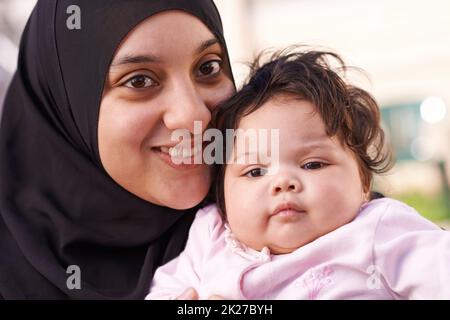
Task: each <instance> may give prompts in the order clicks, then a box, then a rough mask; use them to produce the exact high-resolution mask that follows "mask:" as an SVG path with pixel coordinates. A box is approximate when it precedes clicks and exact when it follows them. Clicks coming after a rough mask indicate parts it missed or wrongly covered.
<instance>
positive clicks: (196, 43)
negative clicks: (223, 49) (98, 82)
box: [112, 10, 220, 66]
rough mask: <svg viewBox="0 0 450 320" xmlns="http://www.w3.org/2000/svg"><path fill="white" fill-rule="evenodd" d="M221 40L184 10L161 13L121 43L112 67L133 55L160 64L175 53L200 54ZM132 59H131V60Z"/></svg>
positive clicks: (142, 24)
mask: <svg viewBox="0 0 450 320" xmlns="http://www.w3.org/2000/svg"><path fill="white" fill-rule="evenodd" d="M214 44H218V45H220V44H219V41H218V40H217V39H216V38H215V37H214V35H213V33H212V32H211V31H210V30H209V29H208V28H207V27H206V25H205V24H204V23H203V22H202V21H201V20H200V19H198V18H197V17H195V16H193V15H191V14H189V13H186V12H183V11H180V10H169V11H164V12H160V13H157V14H155V15H153V16H151V17H149V18H147V19H145V20H144V21H142V22H141V23H140V24H138V25H137V26H136V27H135V28H134V29H133V30H131V31H130V32H129V33H128V35H127V36H126V37H125V39H124V40H123V41H122V43H121V44H120V46H119V48H118V50H117V51H116V54H115V56H114V59H113V62H112V65H113V66H114V65H117V64H119V63H120V62H123V60H124V59H125V60H126V59H127V58H129V57H133V56H138V57H139V56H141V57H143V56H145V57H147V60H152V61H155V62H158V61H157V60H160V59H163V58H164V57H166V56H169V55H170V54H172V53H176V54H178V55H179V54H189V55H193V54H198V53H200V52H201V51H203V50H204V49H205V47H209V46H211V45H214ZM128 60H129V59H128Z"/></svg>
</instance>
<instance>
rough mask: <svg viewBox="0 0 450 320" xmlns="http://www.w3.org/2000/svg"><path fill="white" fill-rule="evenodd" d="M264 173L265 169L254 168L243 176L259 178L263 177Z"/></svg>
mask: <svg viewBox="0 0 450 320" xmlns="http://www.w3.org/2000/svg"><path fill="white" fill-rule="evenodd" d="M266 173H267V169H264V168H256V169H252V170H250V171H249V172H247V173H246V174H245V176H246V177H252V178H256V177H261V176H263V175H265V174H266Z"/></svg>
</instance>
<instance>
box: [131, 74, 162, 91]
mask: <svg viewBox="0 0 450 320" xmlns="http://www.w3.org/2000/svg"><path fill="white" fill-rule="evenodd" d="M154 85H155V81H153V80H152V79H151V78H150V77H148V76H145V75H143V74H140V75H137V76H134V77H133V78H131V79H130V80H128V81H127V82H126V83H125V87H128V88H133V89H142V88H147V87H151V86H154Z"/></svg>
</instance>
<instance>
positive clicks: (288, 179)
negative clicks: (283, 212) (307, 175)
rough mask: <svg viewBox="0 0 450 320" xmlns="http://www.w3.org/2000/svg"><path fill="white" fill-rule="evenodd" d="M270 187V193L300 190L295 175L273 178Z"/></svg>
mask: <svg viewBox="0 0 450 320" xmlns="http://www.w3.org/2000/svg"><path fill="white" fill-rule="evenodd" d="M271 189H272V190H271V191H272V192H271V193H272V195H277V194H280V193H283V192H300V189H301V184H300V181H299V180H298V179H297V178H296V177H293V176H287V175H283V176H280V177H277V178H276V179H275V181H274V183H273V184H272V187H271Z"/></svg>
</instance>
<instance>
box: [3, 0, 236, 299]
mask: <svg viewBox="0 0 450 320" xmlns="http://www.w3.org/2000/svg"><path fill="white" fill-rule="evenodd" d="M73 5H77V6H78V7H75V9H77V10H75V9H74V7H73ZM69 7H70V8H69ZM74 14H75V15H76V14H78V16H74ZM72 19H78V20H77V21H76V23H75V24H74V23H73V21H74V20H72ZM74 25H75V26H76V27H75V28H74V27H73V26H74ZM233 92H234V85H233V79H232V75H231V70H230V67H229V60H228V55H227V51H226V45H225V42H224V39H223V32H222V26H221V22H220V17H219V14H218V12H217V9H216V8H215V6H214V4H213V2H212V1H209V0H196V1H192V0H190V1H181V0H180V1H151V0H135V1H132V2H130V1H114V2H111V1H106V0H96V1H74V0H58V1H50V0H39V1H38V3H37V5H36V8H35V9H34V11H33V13H32V15H31V18H30V20H29V21H28V24H27V26H26V28H25V31H24V34H23V37H22V42H21V47H20V54H19V63H18V71H17V72H16V74H15V76H14V79H13V81H12V84H11V86H10V88H9V91H8V94H7V97H6V100H5V103H4V113H3V118H2V123H1V128H0V158H1V160H0V214H1V219H0V252H1V253H2V254H1V255H0V295H1V296H2V297H3V298H5V299H15V298H19V299H23V298H29V299H30V298H31V299H33V298H55V299H61V298H82V299H109V298H113V299H140V298H143V297H144V296H145V294H146V293H147V292H148V289H149V285H150V281H151V278H152V275H153V272H154V271H155V269H156V268H157V267H158V266H159V265H161V264H163V263H165V262H167V261H168V260H170V259H172V258H173V257H175V256H176V255H177V254H178V253H179V252H180V251H181V250H182V249H183V247H184V245H185V241H186V237H187V233H188V230H189V227H190V224H191V222H192V220H193V217H194V213H195V211H196V209H197V208H198V205H199V204H200V202H201V201H202V200H203V199H204V198H205V196H206V194H207V192H208V188H209V185H210V180H211V177H210V175H209V170H208V168H207V167H206V166H203V165H196V166H189V165H187V166H186V165H185V166H177V165H175V164H173V163H171V162H170V161H169V158H170V157H168V155H167V152H168V148H169V147H171V146H173V142H172V141H171V139H170V138H171V133H172V132H173V131H174V130H176V129H188V130H189V131H190V132H191V133H193V131H194V130H193V123H194V120H199V121H202V124H203V128H205V127H206V125H207V124H208V122H209V120H210V110H211V109H212V108H214V106H215V105H217V104H218V103H219V102H220V101H222V100H223V99H225V98H227V97H228V96H229V95H231V94H232V93H233ZM77 277H78V278H77ZM78 280H80V281H78Z"/></svg>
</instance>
